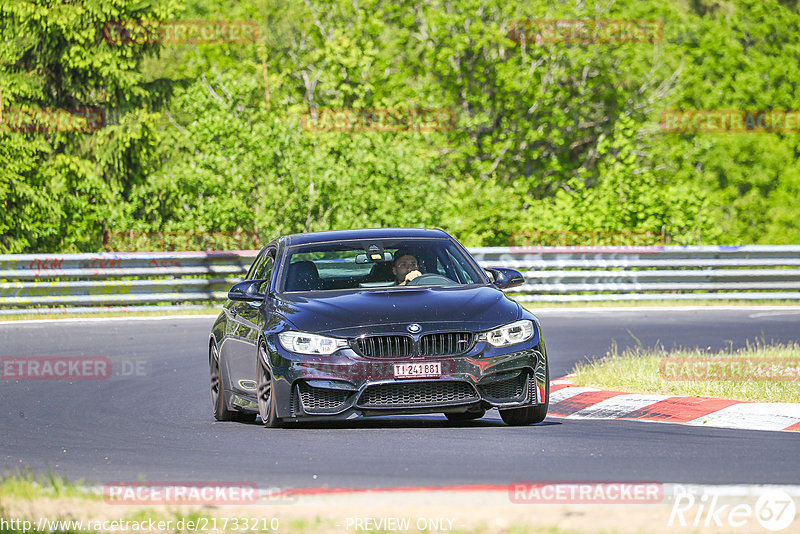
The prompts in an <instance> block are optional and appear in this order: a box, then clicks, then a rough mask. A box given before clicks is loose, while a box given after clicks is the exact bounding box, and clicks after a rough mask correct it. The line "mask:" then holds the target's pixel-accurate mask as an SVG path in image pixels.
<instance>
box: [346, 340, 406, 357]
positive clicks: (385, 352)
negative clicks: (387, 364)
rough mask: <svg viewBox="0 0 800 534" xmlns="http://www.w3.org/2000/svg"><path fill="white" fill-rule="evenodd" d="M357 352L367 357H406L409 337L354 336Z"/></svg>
mask: <svg viewBox="0 0 800 534" xmlns="http://www.w3.org/2000/svg"><path fill="white" fill-rule="evenodd" d="M356 348H357V349H358V352H360V353H361V354H362V355H364V356H366V357H367V358H408V357H409V356H411V338H410V337H408V336H402V335H400V336H369V337H359V338H356Z"/></svg>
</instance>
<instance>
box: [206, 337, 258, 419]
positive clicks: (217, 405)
mask: <svg viewBox="0 0 800 534" xmlns="http://www.w3.org/2000/svg"><path fill="white" fill-rule="evenodd" d="M208 367H209V371H210V374H211V403H212V404H213V406H214V419H216V420H217V421H241V422H248V421H255V418H256V416H255V415H254V414H249V413H243V412H239V411H237V410H229V409H228V400H229V398H228V397H229V395H230V393H229V392H228V391H227V390H226V389H225V377H224V373H223V371H222V366H220V364H219V352H218V351H217V346H216V344H214V343H212V344H211V349H210V350H209V352H208Z"/></svg>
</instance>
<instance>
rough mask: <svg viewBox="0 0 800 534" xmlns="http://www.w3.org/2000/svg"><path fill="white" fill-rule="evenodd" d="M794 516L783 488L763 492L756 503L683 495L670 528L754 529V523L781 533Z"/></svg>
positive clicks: (709, 495) (708, 495)
mask: <svg viewBox="0 0 800 534" xmlns="http://www.w3.org/2000/svg"><path fill="white" fill-rule="evenodd" d="M795 513H796V506H795V502H794V499H793V498H792V497H791V496H790V495H789V494H788V493H786V492H785V491H783V490H781V489H768V490H765V491H763V492H762V493H761V494H760V495H759V497H758V499H757V500H756V502H755V504H751V503H741V502H740V503H736V504H731V503H727V504H723V503H721V502H720V495H719V494H714V493H706V492H703V494H702V495H695V494H693V493H692V492H680V493H678V494H677V495H676V496H675V502H674V503H673V505H672V512H671V513H670V515H669V521H668V522H667V526H669V527H672V526H682V527H686V526H691V527H700V526H704V527H708V526H712V527H714V526H715V527H724V528H736V527H743V526H745V525H751V527H752V525H753V521H754V520H755V521H756V522H758V523H759V524H760V525H761V526H762V527H764V528H765V529H767V530H770V531H773V532H778V531H781V530H784V529H785V528H787V527H789V525H791V524H792V522H793V521H794V518H795Z"/></svg>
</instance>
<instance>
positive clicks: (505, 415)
mask: <svg viewBox="0 0 800 534" xmlns="http://www.w3.org/2000/svg"><path fill="white" fill-rule="evenodd" d="M544 365H545V367H544V383H545V386H544V402H543V403H542V404H537V405H536V406H526V407H524V408H512V409H511V410H500V417H501V418H502V419H503V422H504V423H505V424H507V425H511V426H522V425H533V424H536V423H541V422H542V421H544V418H545V417H547V409H548V407H549V406H550V364H549V363H548V362H547V360H545V364H544Z"/></svg>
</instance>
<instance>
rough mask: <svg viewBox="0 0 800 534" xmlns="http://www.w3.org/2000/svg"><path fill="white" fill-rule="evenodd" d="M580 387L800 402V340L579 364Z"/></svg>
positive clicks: (614, 352)
mask: <svg viewBox="0 0 800 534" xmlns="http://www.w3.org/2000/svg"><path fill="white" fill-rule="evenodd" d="M574 373H575V375H576V376H575V377H574V378H573V379H572V380H571V381H572V382H573V383H574V384H576V385H579V386H588V387H595V388H600V389H611V390H618V391H625V392H628V393H655V394H661V395H672V396H688V397H712V398H717V399H733V400H742V401H753V402H800V344H798V343H789V344H780V343H773V344H766V343H764V342H756V343H752V344H748V345H747V346H746V347H744V348H742V349H738V350H732V349H729V350H727V351H724V352H720V353H712V352H710V351H708V350H705V349H698V348H695V349H691V348H690V349H676V350H671V351H667V350H665V349H664V348H660V347H659V348H655V349H645V348H643V347H641V346H639V347H633V348H628V349H625V350H624V351H622V352H619V351H618V349H617V348H616V346H615V347H612V349H611V351H609V352H608V354H607V355H606V356H605V357H604V358H601V359H598V360H592V361H588V362H584V363H579V364H578V365H576V367H575V370H574Z"/></svg>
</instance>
